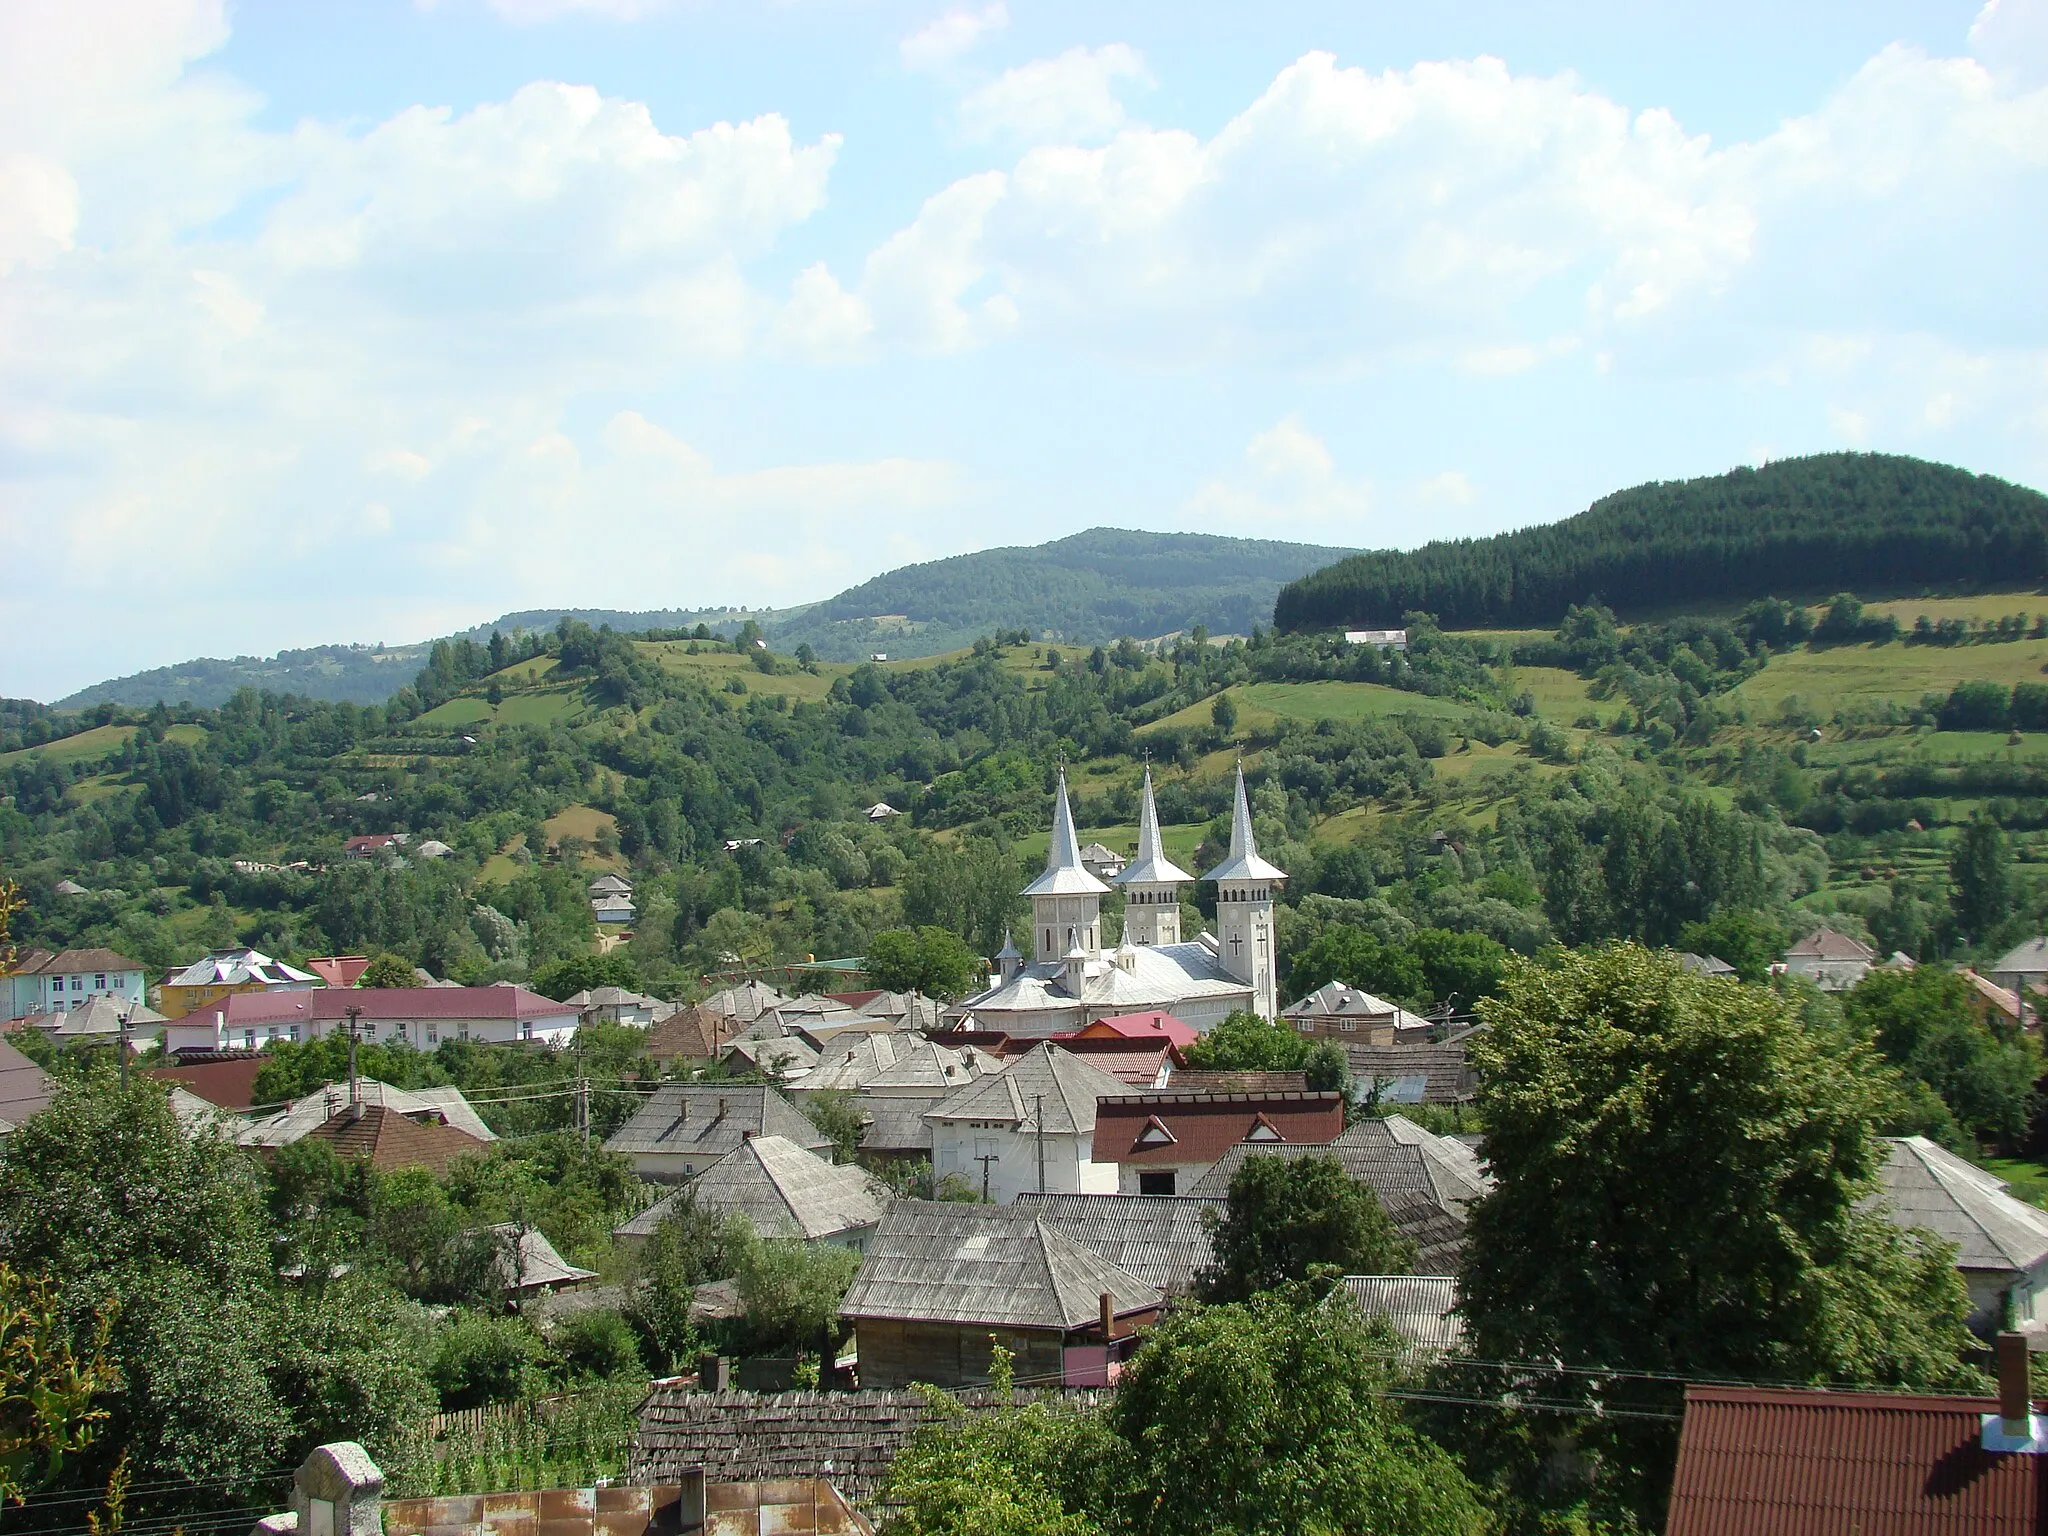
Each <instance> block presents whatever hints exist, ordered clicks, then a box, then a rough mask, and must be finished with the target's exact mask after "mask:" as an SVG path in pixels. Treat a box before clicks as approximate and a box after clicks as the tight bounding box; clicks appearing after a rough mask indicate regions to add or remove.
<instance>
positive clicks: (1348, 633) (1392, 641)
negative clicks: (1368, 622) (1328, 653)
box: [1344, 629, 1408, 651]
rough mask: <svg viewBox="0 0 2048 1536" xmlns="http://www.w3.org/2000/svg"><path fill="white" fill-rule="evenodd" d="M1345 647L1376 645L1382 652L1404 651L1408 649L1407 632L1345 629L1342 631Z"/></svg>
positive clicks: (1403, 630) (1401, 630)
mask: <svg viewBox="0 0 2048 1536" xmlns="http://www.w3.org/2000/svg"><path fill="white" fill-rule="evenodd" d="M1344 643H1345V644H1346V645H1376V646H1378V647H1379V648H1380V649H1381V650H1383V651H1405V650H1407V649H1408V631H1407V630H1405V629H1347V630H1345V631H1344Z"/></svg>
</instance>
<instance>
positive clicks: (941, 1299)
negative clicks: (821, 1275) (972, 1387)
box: [839, 1200, 1165, 1332]
mask: <svg viewBox="0 0 2048 1536" xmlns="http://www.w3.org/2000/svg"><path fill="white" fill-rule="evenodd" d="M1105 1291H1107V1292H1108V1293H1109V1294H1110V1296H1111V1298H1112V1305H1113V1306H1114V1307H1115V1309H1116V1311H1117V1314H1118V1315H1119V1316H1121V1315H1123V1314H1125V1313H1128V1312H1140V1311H1145V1310H1147V1309H1149V1308H1153V1307H1157V1306H1159V1305H1160V1304H1161V1302H1162V1301H1163V1300H1164V1299H1165V1298H1164V1297H1163V1296H1162V1295H1161V1293H1160V1291H1159V1288H1158V1287H1157V1286H1151V1285H1147V1284H1145V1282H1144V1281H1142V1280H1140V1279H1138V1277H1137V1276H1135V1275H1133V1274H1131V1273H1130V1272H1129V1271H1127V1270H1123V1269H1120V1268H1118V1267H1117V1266H1116V1265H1114V1264H1112V1263H1110V1262H1109V1261H1108V1260H1107V1259H1104V1258H1101V1257H1099V1256H1098V1255H1096V1254H1094V1253H1092V1252H1090V1251H1089V1250H1088V1249H1086V1248H1083V1247H1082V1246H1081V1245H1080V1244H1078V1243H1076V1242H1074V1241H1073V1240H1072V1239H1070V1238H1066V1237H1062V1236H1061V1235H1060V1234H1059V1232H1058V1231H1057V1230H1055V1228H1054V1227H1053V1225H1052V1223H1051V1222H1049V1221H1047V1220H1046V1219H1045V1217H1044V1214H1043V1213H1042V1212H1040V1211H1039V1210H1037V1209H1036V1208H1035V1207H1033V1206H1029V1205H967V1204H959V1203H953V1202H945V1201H928V1200H898V1201H895V1202H894V1203H893V1204H891V1205H890V1207H889V1209H888V1210H887V1211H886V1212H884V1213H883V1216H882V1221H881V1225H879V1226H878V1227H876V1228H875V1233H874V1236H873V1237H872V1238H871V1239H869V1242H868V1251H867V1256H866V1257H865V1258H864V1259H863V1260H862V1261H861V1266H860V1272H859V1273H858V1274H856V1275H855V1276H854V1277H853V1284H852V1286H851V1287H849V1288H848V1290H847V1292H846V1299H845V1301H843V1302H842V1303H840V1307H839V1311H840V1315H841V1316H842V1317H850V1318H861V1317H877V1318H883V1317H886V1318H897V1319H904V1320H908V1321H917V1322H941V1323H966V1324H977V1325H984V1326H988V1327H997V1328H1044V1329H1058V1330H1060V1331H1062V1332H1064V1331H1066V1330H1068V1329H1072V1328H1082V1327H1086V1326H1087V1325H1088V1324H1089V1323H1090V1322H1092V1321H1094V1320H1095V1319H1096V1318H1097V1317H1098V1316H1099V1315H1100V1298H1101V1295H1102V1293H1103V1292H1105Z"/></svg>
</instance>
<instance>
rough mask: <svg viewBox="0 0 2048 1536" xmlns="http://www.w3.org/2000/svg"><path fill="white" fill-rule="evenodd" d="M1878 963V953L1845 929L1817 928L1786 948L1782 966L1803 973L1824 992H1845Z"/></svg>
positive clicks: (1792, 972)
mask: <svg viewBox="0 0 2048 1536" xmlns="http://www.w3.org/2000/svg"><path fill="white" fill-rule="evenodd" d="M1875 964H1877V953H1876V951H1874V950H1872V949H1871V948H1870V947H1869V946H1868V945H1865V944H1860V943H1858V942H1857V941H1856V940H1855V939H1852V938H1850V937H1849V936H1848V935H1847V934H1845V933H1837V932H1835V930H1834V929H1832V928H1816V929H1814V930H1813V932H1811V933H1809V934H1808V935H1807V936H1806V937H1805V938H1803V939H1801V940H1800V941H1799V942H1798V943H1797V944H1794V945H1793V946H1792V947H1791V948H1790V949H1788V950H1786V951H1785V970H1786V972H1787V974H1789V975H1793V976H1804V977H1806V978H1807V979H1808V980H1810V981H1812V982H1813V984H1814V985H1815V986H1817V987H1819V988H1820V989H1821V990H1822V991H1823V992H1846V991H1847V990H1848V989H1849V988H1851V987H1853V986H1855V985H1856V983H1857V982H1859V981H1861V980H1862V979H1863V978H1864V976H1865V975H1867V974H1868V973H1869V971H1870V968H1871V967H1872V966H1873V965H1875Z"/></svg>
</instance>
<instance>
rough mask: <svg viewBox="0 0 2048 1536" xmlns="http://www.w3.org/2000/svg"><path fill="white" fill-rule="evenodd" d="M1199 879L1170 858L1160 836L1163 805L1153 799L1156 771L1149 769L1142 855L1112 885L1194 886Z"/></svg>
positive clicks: (1141, 808) (1141, 818) (1142, 800)
mask: <svg viewBox="0 0 2048 1536" xmlns="http://www.w3.org/2000/svg"><path fill="white" fill-rule="evenodd" d="M1194 880H1195V877H1194V876H1193V875H1191V874H1189V873H1188V872H1187V871H1186V870H1184V869H1182V868H1181V867H1180V866H1179V865H1178V864H1175V863H1174V862H1173V861H1172V860H1171V859H1169V858H1167V856H1166V845H1165V843H1164V841H1163V840H1162V839H1161V838H1160V835H1159V805H1158V802H1157V801H1155V800H1154V799H1153V798H1152V768H1151V765H1150V764H1147V765H1146V768H1145V787H1144V790H1143V791H1142V793H1141V794H1140V796H1139V799H1138V853H1137V857H1136V858H1134V859H1132V860H1131V862H1130V863H1129V864H1126V865H1125V866H1124V868H1123V870H1122V871H1121V872H1120V873H1119V874H1118V875H1117V876H1116V878H1115V879H1114V880H1112V881H1111V882H1110V883H1111V884H1112V885H1121V886H1133V885H1192V884H1194Z"/></svg>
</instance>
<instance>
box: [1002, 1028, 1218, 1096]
mask: <svg viewBox="0 0 2048 1536" xmlns="http://www.w3.org/2000/svg"><path fill="white" fill-rule="evenodd" d="M1040 1043H1041V1042H1039V1041H1035V1040H1012V1041H1011V1042H1010V1048H1009V1051H1008V1053H1007V1054H1008V1055H1010V1056H1012V1057H1015V1056H1017V1055H1019V1054H1022V1053H1021V1052H1020V1051H1019V1047H1021V1046H1027V1045H1030V1046H1035V1045H1038V1044H1040ZM1050 1043H1051V1044H1052V1045H1054V1046H1057V1047H1058V1048H1059V1049H1060V1050H1063V1051H1065V1052H1067V1053H1068V1054H1069V1055H1072V1056H1078V1057H1080V1058H1081V1059H1082V1060H1083V1061H1085V1062H1087V1063H1088V1065H1089V1066H1091V1067H1094V1068H1096V1069H1098V1070H1099V1071H1103V1072H1107V1073H1108V1074H1109V1075H1110V1076H1111V1077H1113V1078H1115V1079H1117V1081H1119V1082H1123V1083H1129V1084H1130V1085H1131V1086H1132V1087H1134V1088H1150V1087H1151V1086H1152V1085H1153V1084H1154V1083H1156V1082H1158V1081H1159V1068H1160V1066H1161V1065H1162V1064H1163V1063H1165V1062H1166V1061H1168V1060H1171V1061H1172V1062H1173V1064H1174V1065H1175V1066H1179V1065H1180V1052H1179V1051H1177V1050H1175V1049H1174V1048H1173V1045H1172V1043H1171V1042H1170V1041H1167V1040H1156V1041H1155V1040H1126V1039H1124V1038H1123V1037H1122V1036H1121V1035H1101V1036H1096V1037H1094V1038H1078V1039H1077V1038H1070V1037H1065V1036H1060V1035H1054V1036H1052V1037H1051V1038H1050Z"/></svg>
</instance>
